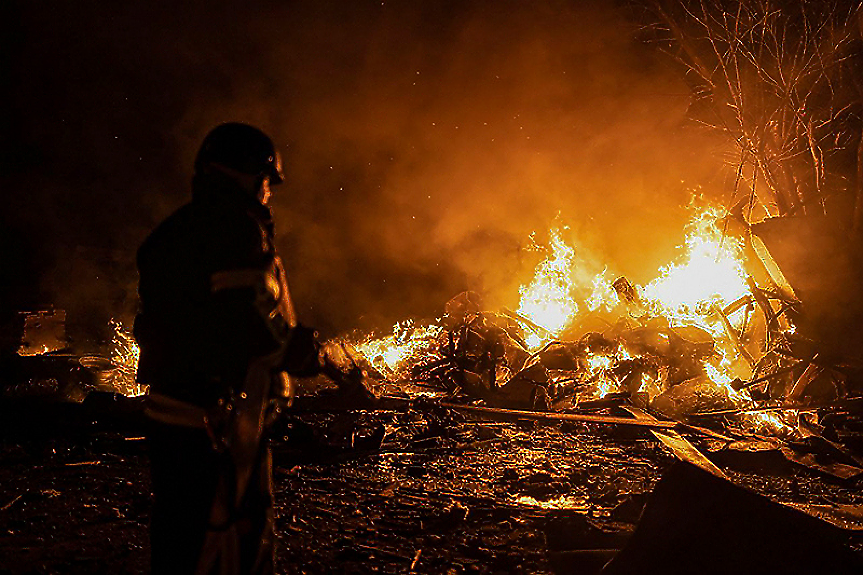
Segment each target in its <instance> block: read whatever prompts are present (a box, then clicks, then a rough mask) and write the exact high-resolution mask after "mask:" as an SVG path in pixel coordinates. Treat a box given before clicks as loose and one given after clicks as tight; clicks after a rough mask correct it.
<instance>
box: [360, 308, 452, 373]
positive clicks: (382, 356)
mask: <svg viewBox="0 0 863 575" xmlns="http://www.w3.org/2000/svg"><path fill="white" fill-rule="evenodd" d="M441 333H443V328H442V327H440V326H436V325H427V326H423V327H416V326H415V325H414V322H413V320H407V321H404V322H401V323H397V324H395V325H394V326H393V333H392V335H388V336H386V337H381V338H372V337H369V338H367V339H365V340H363V341H362V342H359V343H355V344H354V347H355V348H356V350H357V351H358V352H360V353H361V354H363V355H364V356H365V357H366V359H368V360H369V362H370V363H371V364H372V365H373V366H374V367H375V369H377V370H379V371H381V372H382V373H388V374H394V375H397V376H398V375H402V372H403V371H404V370H405V369H406V368H407V367H409V366H410V363H411V361H412V360H416V359H417V358H419V357H420V356H421V355H422V354H423V353H426V352H428V351H430V349H431V348H432V347H434V344H435V342H436V339H437V337H438V336H439V335H440V334H441Z"/></svg>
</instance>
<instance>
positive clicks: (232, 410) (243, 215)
mask: <svg viewBox="0 0 863 575" xmlns="http://www.w3.org/2000/svg"><path fill="white" fill-rule="evenodd" d="M282 181H283V175H282V169H281V162H280V158H279V154H278V151H277V150H276V149H275V146H274V145H273V142H272V140H271V139H270V138H269V137H268V136H267V135H265V134H264V133H263V132H261V131H260V130H258V129H257V128H254V127H252V126H249V125H246V124H239V123H227V124H222V125H220V126H217V127H216V128H215V129H213V130H212V131H211V132H210V133H209V134H208V135H207V136H206V138H205V139H204V141H203V143H202V145H201V148H200V151H199V152H198V155H197V158H196V160H195V173H194V177H193V179H192V198H191V201H190V202H189V203H188V204H186V205H184V206H183V207H181V208H180V209H179V210H177V211H176V212H175V213H174V214H172V215H171V216H169V217H168V218H167V219H166V220H165V221H164V222H162V223H161V224H160V225H159V226H158V227H157V228H156V229H155V230H154V231H153V232H152V233H151V234H150V236H149V237H148V238H147V239H146V240H145V241H144V243H143V244H142V245H141V247H140V249H139V251H138V270H139V273H140V283H139V288H138V291H139V297H140V313H139V314H138V316H137V317H136V320H135V328H134V332H135V337H136V338H137V340H138V344H139V346H140V349H141V355H140V361H139V368H138V381H139V382H140V383H142V384H146V385H148V386H149V388H150V394H149V396H148V403H147V410H146V413H147V415H148V416H149V419H150V422H151V425H150V432H149V446H150V455H151V479H152V489H153V496H154V505H153V513H152V520H151V527H150V535H151V547H152V554H151V557H152V572H153V573H159V574H161V573H211V572H219V573H272V572H273V562H274V555H273V507H272V506H273V495H272V471H271V469H272V464H271V454H270V452H269V448H268V447H267V445H266V441H265V438H264V433H265V427H266V420H267V419H268V417H270V416H271V415H272V413H273V412H274V410H276V409H277V408H278V406H279V405H280V404H284V403H287V402H289V400H290V396H291V385H290V378H289V377H288V376H289V375H303V376H308V375H314V374H316V373H317V372H318V371H319V369H320V359H319V353H318V351H319V346H318V345H317V343H316V342H315V339H314V335H313V332H312V331H311V330H309V329H306V328H304V327H302V326H299V325H297V322H296V319H295V317H294V310H293V307H292V305H291V300H290V295H289V293H288V288H287V283H286V279H285V272H284V268H283V266H282V262H281V260H280V259H279V256H278V254H277V252H276V247H275V243H274V232H273V220H272V214H271V212H270V210H269V208H268V207H267V202H268V200H269V197H270V194H271V191H272V188H273V187H274V186H276V185H278V184H280V183H282Z"/></svg>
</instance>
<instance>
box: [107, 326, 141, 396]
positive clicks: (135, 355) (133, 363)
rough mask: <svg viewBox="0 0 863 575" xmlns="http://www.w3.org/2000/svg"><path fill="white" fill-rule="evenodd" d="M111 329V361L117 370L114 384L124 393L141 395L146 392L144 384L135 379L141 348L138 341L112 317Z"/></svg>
mask: <svg viewBox="0 0 863 575" xmlns="http://www.w3.org/2000/svg"><path fill="white" fill-rule="evenodd" d="M111 329H113V330H114V335H113V337H112V338H111V363H112V364H113V365H114V367H115V368H116V370H117V371H116V376H115V378H114V386H115V387H116V388H117V391H119V392H121V393H123V394H124V395H129V396H136V395H143V394H144V393H146V392H147V389H146V386H142V385H140V384H139V383H137V382H136V381H135V376H136V375H137V373H138V359H139V358H140V357H141V348H140V347H138V342H137V341H135V337H134V336H133V335H132V333H131V331H130V330H128V329H127V328H126V327H125V326H124V325H123V324H122V323H121V322H119V321H117V320H115V319H112V320H111Z"/></svg>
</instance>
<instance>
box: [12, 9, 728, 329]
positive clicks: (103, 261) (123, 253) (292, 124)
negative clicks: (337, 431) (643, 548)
mask: <svg viewBox="0 0 863 575" xmlns="http://www.w3.org/2000/svg"><path fill="white" fill-rule="evenodd" d="M245 4H248V5H245ZM4 5H5V7H4V8H2V10H3V11H4V13H3V14H0V16H2V18H3V21H4V22H5V24H6V25H5V26H4V30H5V31H4V36H5V38H4V40H3V42H4V46H3V52H4V54H5V55H6V58H5V59H3V60H2V63H0V65H2V66H3V67H2V69H0V70H2V75H3V77H4V78H5V80H4V81H3V86H4V90H3V91H4V92H5V93H4V94H3V101H4V105H3V109H4V112H5V113H4V114H3V116H2V117H3V125H2V133H0V137H2V141H0V151H2V167H3V180H2V188H3V197H4V199H5V206H4V208H3V210H2V214H3V219H2V225H3V228H4V231H5V232H6V233H4V234H3V235H4V239H3V240H2V242H3V243H2V249H0V257H2V269H3V272H2V278H3V280H2V288H0V289H2V292H0V301H2V308H3V312H4V314H5V317H8V316H9V314H10V313H11V312H14V311H15V310H20V309H30V308H33V307H39V306H45V305H55V306H57V307H60V308H64V309H67V310H68V311H69V314H70V316H75V315H77V316H82V315H87V316H89V317H92V318H95V319H96V320H97V321H103V320H104V321H107V318H108V317H112V316H118V317H121V318H129V317H130V315H131V314H132V313H134V306H135V285H136V281H137V279H136V277H135V272H134V253H135V250H136V249H137V246H138V245H139V244H140V243H141V241H142V240H143V239H144V237H145V236H146V234H147V233H148V232H149V231H150V230H151V229H152V228H153V227H154V226H155V225H156V224H157V223H158V221H160V220H161V219H162V218H164V217H165V216H167V215H168V214H169V213H170V212H171V211H173V210H174V209H176V208H178V207H179V206H180V205H182V204H183V203H184V202H186V201H188V199H189V194H190V192H189V182H190V178H191V165H192V160H193V157H194V154H195V152H196V150H197V146H198V145H199V143H200V141H201V139H202V138H203V136H204V135H205V134H206V133H207V132H208V131H209V130H210V129H211V128H212V127H214V126H215V125H217V124H218V123H220V122H224V121H245V122H249V123H252V124H255V125H257V126H259V127H261V128H262V129H264V130H265V131H266V132H268V133H270V134H271V135H272V137H273V139H274V141H275V142H276V144H277V145H278V146H279V149H280V150H281V152H282V154H283V157H284V160H285V164H286V170H285V171H286V176H287V181H286V183H285V184H284V185H282V186H280V187H278V188H276V190H275V194H276V196H275V198H274V201H273V209H274V214H275V218H276V224H277V231H278V233H279V238H280V239H279V247H280V250H281V252H282V256H283V258H284V259H285V260H286V262H287V266H288V272H289V275H290V282H291V286H292V291H293V296H294V300H295V302H296V305H297V308H298V310H299V314H300V317H301V319H302V320H303V321H304V322H305V323H309V324H311V325H314V326H316V327H318V328H319V329H320V330H321V332H322V334H323V335H332V334H335V333H337V332H341V331H344V330H349V329H353V328H361V329H364V330H365V329H371V328H386V327H387V326H389V325H391V324H392V323H393V322H394V321H396V320H399V319H404V318H407V317H432V316H435V315H439V314H440V313H441V310H442V308H443V305H444V303H445V302H446V301H447V300H448V299H449V298H450V297H452V296H454V295H455V294H456V293H458V292H459V291H461V290H463V289H466V288H471V289H477V290H480V291H482V292H483V293H484V294H486V296H487V299H488V303H489V305H490V306H496V305H514V304H515V303H516V301H517V296H518V291H517V287H518V285H519V284H520V283H523V282H524V281H526V280H529V279H530V277H531V275H532V271H531V270H532V269H533V266H534V265H535V263H536V260H535V258H533V259H532V256H531V254H530V253H529V252H525V251H523V249H522V248H523V247H525V246H526V245H528V243H529V240H528V236H529V234H530V233H531V232H533V231H537V232H538V235H537V239H540V240H541V239H542V237H543V234H544V233H546V232H547V230H548V228H549V227H550V226H551V225H552V224H553V223H554V222H555V218H558V220H557V221H559V222H560V223H563V224H566V225H569V226H570V231H569V232H568V234H569V236H570V239H572V241H575V242H577V243H578V245H584V246H589V248H590V252H589V254H588V252H587V251H586V249H585V251H584V252H583V253H582V256H583V257H584V258H585V259H587V260H590V261H591V262H593V263H596V262H599V263H598V264H597V265H603V263H607V264H609V265H610V266H611V268H613V270H614V271H615V273H625V274H627V275H628V276H630V277H632V279H633V280H634V281H643V280H646V279H650V277H652V274H653V273H654V272H655V270H656V268H657V267H658V266H659V265H661V264H664V263H666V262H667V259H668V258H669V257H670V255H671V250H672V248H673V246H674V245H675V244H676V243H679V242H680V241H681V239H682V224H683V222H684V221H685V220H686V218H687V214H686V212H685V210H683V209H682V206H684V205H685V204H687V202H688V199H689V195H690V191H691V190H692V189H694V188H696V187H697V186H703V188H704V190H706V191H707V193H713V192H712V190H717V189H720V188H721V186H722V183H723V178H725V177H726V175H727V174H726V170H725V169H724V168H723V167H722V166H723V157H722V154H723V149H722V148H721V146H720V145H719V144H718V142H717V141H716V140H715V139H711V137H710V136H709V135H707V134H705V133H702V132H700V131H699V130H698V128H697V127H694V126H692V125H691V124H688V123H687V122H686V111H687V106H688V104H689V92H688V89H687V87H686V85H685V84H684V83H683V81H682V78H681V77H680V75H679V73H678V72H677V71H676V70H675V69H673V68H672V67H671V65H670V64H669V63H668V61H666V60H665V59H664V57H663V56H662V55H661V54H658V53H657V52H656V51H655V50H654V49H653V48H651V47H649V46H646V45H644V44H642V43H640V42H639V41H638V39H637V38H636V30H637V23H635V22H633V21H632V20H630V19H628V11H627V10H626V8H625V7H623V6H619V7H615V5H614V4H613V3H612V2H607V1H600V0H597V1H595V2H563V1H552V0H548V1H545V0H541V1H511V0H498V1H494V2H491V1H486V2H481V1H471V0H462V1H446V0H434V1H419V0H416V1H401V2H399V1H396V2H390V1H384V2H381V1H380V0H378V1H377V2H372V1H366V0H352V1H349V2H348V1H344V0H341V1H336V0H307V1H294V2H256V3H240V2H231V3H227V2H219V1H212V0H208V1H206V2H204V1H191V2H176V1H172V2H164V1H154V0H147V1H143V0H127V1H123V2H104V1H98V2H95V1H89V0H79V1H76V2H68V1H67V2H61V1H59V0H47V1H42V0H21V1H16V0H13V1H11V2H9V1H8V0H7V2H5V3H4ZM580 253H581V252H580ZM600 269H601V268H600Z"/></svg>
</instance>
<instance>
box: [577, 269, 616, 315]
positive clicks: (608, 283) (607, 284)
mask: <svg viewBox="0 0 863 575" xmlns="http://www.w3.org/2000/svg"><path fill="white" fill-rule="evenodd" d="M607 273H608V268H605V269H604V270H602V273H600V274H597V275H596V276H595V277H594V278H593V281H592V282H591V286H592V291H591V292H590V296H588V298H587V300H585V302H584V303H585V304H586V305H587V309H588V310H590V311H596V310H598V309H604V310H605V311H611V310H613V309H614V308H615V307H617V305H618V304H619V303H620V297H619V296H618V295H617V292H616V291H614V285H613V281H612V280H610V279H609V278H608V277H607Z"/></svg>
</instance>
